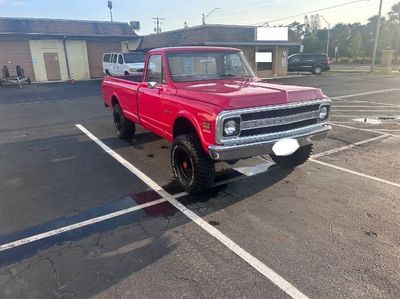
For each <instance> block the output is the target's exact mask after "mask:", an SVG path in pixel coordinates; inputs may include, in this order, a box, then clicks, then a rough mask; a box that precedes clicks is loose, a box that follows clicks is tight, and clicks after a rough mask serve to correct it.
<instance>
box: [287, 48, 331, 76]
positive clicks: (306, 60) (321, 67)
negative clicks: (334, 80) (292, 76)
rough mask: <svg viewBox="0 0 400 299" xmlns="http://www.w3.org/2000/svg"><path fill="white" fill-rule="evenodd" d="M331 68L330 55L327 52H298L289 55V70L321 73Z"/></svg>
mask: <svg viewBox="0 0 400 299" xmlns="http://www.w3.org/2000/svg"><path fill="white" fill-rule="evenodd" d="M330 69H331V66H330V61H329V57H328V56H327V55H326V54H315V53H297V54H293V55H290V56H289V59H288V71H289V72H312V73H313V74H316V75H319V74H321V73H322V72H325V71H329V70H330Z"/></svg>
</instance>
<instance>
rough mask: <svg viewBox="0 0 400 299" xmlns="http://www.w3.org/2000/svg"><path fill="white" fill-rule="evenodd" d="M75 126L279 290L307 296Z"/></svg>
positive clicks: (88, 133) (101, 143) (297, 296)
mask: <svg viewBox="0 0 400 299" xmlns="http://www.w3.org/2000/svg"><path fill="white" fill-rule="evenodd" d="M76 127H77V128H78V129H79V130H81V131H82V132H83V133H85V134H86V135H87V136H88V137H89V138H90V139H91V140H93V141H94V142H95V143H96V144H97V145H99V146H100V147H101V148H102V149H103V150H104V151H105V152H106V153H108V154H109V155H110V156H112V157H113V158H114V159H116V160H117V161H118V162H119V163H121V164H122V165H123V166H125V167H126V168H127V169H128V170H129V171H130V172H132V173H133V174H134V175H135V176H137V177H138V178H140V179H141V180H142V181H143V182H144V183H145V184H147V185H148V186H149V187H151V188H152V189H153V190H154V191H156V192H157V193H158V194H160V196H162V197H163V198H165V199H166V200H168V201H169V202H170V203H171V204H172V205H173V206H175V207H176V208H177V209H178V210H179V211H181V212H182V213H183V214H185V216H186V217H188V218H189V219H190V220H192V221H193V222H194V223H196V224H197V225H199V226H200V227H201V228H202V229H204V230H205V231H206V232H208V233H209V234H210V235H211V236H213V237H214V238H215V239H217V240H218V241H220V242H221V243H222V244H223V245H225V246H226V247H227V248H228V249H229V250H231V251H232V252H234V253H235V254H236V255H238V256H239V257H240V258H242V259H243V260H244V261H245V262H246V263H248V264H249V265H250V266H251V267H253V268H254V269H255V270H257V271H258V272H259V273H261V274H262V275H264V276H265V277H266V278H268V279H269V280H270V281H271V282H272V283H274V284H275V285H276V286H278V287H279V288H280V289H281V290H283V291H284V292H285V293H286V294H288V295H289V296H290V297H292V298H296V299H297V298H299V299H300V298H303V299H305V298H308V297H307V296H306V295H304V294H303V293H302V292H300V291H299V290H298V289H297V288H296V287H295V286H293V285H292V284H291V283H290V282H288V281H287V280H286V279H284V278H283V277H282V276H280V275H279V274H278V273H276V272H275V271H274V270H272V269H271V268H269V267H268V266H267V265H265V264H264V263H263V262H261V261H260V260H259V259H257V258H256V257H254V256H253V255H251V254H250V253H249V252H247V251H246V250H244V249H243V248H242V247H240V246H239V245H238V244H236V243H235V242H234V241H232V240H231V239H229V238H228V237H227V236H225V235H224V234H223V233H222V232H220V231H219V230H218V229H216V228H215V227H214V226H212V225H211V224H209V223H208V222H206V221H204V220H203V219H202V218H201V217H200V216H198V215H197V214H196V213H194V212H192V211H191V210H190V209H188V208H187V207H185V206H184V205H183V204H181V203H180V202H178V201H177V200H176V199H175V198H174V197H173V196H172V195H170V194H169V193H168V192H166V191H165V190H164V189H163V188H162V187H161V186H160V185H158V184H157V183H156V182H155V181H154V180H152V179H151V178H150V177H148V176H147V175H146V174H144V173H143V172H141V171H140V170H139V169H138V168H136V167H135V166H134V165H132V164H131V163H129V162H128V161H127V160H125V159H124V158H123V157H122V156H121V155H119V154H118V153H116V152H115V151H114V150H112V149H111V148H110V147H108V146H107V145H106V144H104V143H103V142H102V141H100V140H99V139H98V138H97V137H96V136H94V135H93V134H92V133H91V132H90V131H88V130H87V129H86V128H85V127H83V126H82V125H80V124H77V125H76Z"/></svg>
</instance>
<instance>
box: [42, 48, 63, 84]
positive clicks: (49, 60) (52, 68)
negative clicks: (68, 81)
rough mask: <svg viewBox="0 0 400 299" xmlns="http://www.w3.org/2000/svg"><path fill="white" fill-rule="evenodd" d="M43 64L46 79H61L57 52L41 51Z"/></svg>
mask: <svg viewBox="0 0 400 299" xmlns="http://www.w3.org/2000/svg"><path fill="white" fill-rule="evenodd" d="M43 57H44V65H45V67H46V74H47V80H48V81H59V80H61V72H60V63H59V61H58V54H57V53H43Z"/></svg>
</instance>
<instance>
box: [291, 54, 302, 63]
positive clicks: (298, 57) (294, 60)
mask: <svg viewBox="0 0 400 299" xmlns="http://www.w3.org/2000/svg"><path fill="white" fill-rule="evenodd" d="M289 62H300V56H299V55H293V56H291V57H289Z"/></svg>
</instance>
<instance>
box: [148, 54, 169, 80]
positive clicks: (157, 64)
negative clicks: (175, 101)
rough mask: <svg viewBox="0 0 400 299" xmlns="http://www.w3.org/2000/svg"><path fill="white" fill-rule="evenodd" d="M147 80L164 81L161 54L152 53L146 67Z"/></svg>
mask: <svg viewBox="0 0 400 299" xmlns="http://www.w3.org/2000/svg"><path fill="white" fill-rule="evenodd" d="M147 82H156V83H166V82H167V80H166V77H165V73H164V68H163V63H162V57H161V55H152V56H150V59H149V65H148V67H147Z"/></svg>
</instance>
